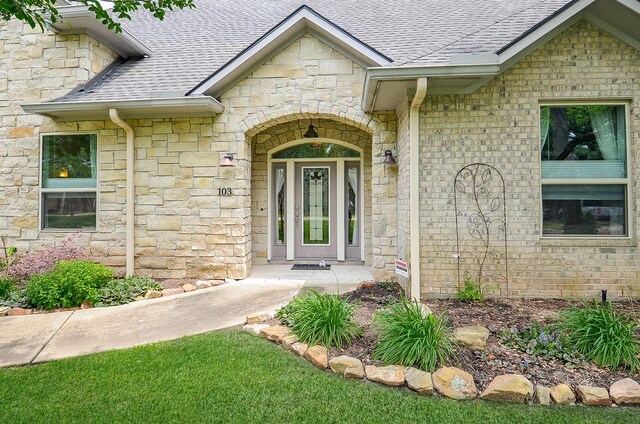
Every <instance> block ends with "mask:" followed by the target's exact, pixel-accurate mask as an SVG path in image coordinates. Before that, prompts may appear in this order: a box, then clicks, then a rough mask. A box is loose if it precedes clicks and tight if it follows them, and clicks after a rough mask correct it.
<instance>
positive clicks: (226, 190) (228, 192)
mask: <svg viewBox="0 0 640 424" xmlns="http://www.w3.org/2000/svg"><path fill="white" fill-rule="evenodd" d="M232 195H233V190H231V187H225V188H219V189H218V196H232Z"/></svg>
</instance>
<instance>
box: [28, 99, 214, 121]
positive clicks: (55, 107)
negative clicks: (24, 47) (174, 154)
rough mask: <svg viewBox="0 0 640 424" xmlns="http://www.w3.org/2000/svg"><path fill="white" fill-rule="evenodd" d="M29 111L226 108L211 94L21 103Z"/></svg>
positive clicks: (132, 111) (205, 110)
mask: <svg viewBox="0 0 640 424" xmlns="http://www.w3.org/2000/svg"><path fill="white" fill-rule="evenodd" d="M20 106H21V107H22V109H23V110H24V111H25V112H27V113H34V114H38V115H45V116H50V117H56V116H58V115H61V114H68V113H73V112H77V113H85V114H91V113H95V114H99V115H102V114H104V115H105V116H108V113H109V109H118V110H119V111H121V112H129V114H131V115H135V113H136V110H145V111H146V110H161V109H162V110H165V111H170V110H171V109H174V110H176V111H177V114H176V117H178V116H179V112H178V111H179V110H180V109H181V108H182V109H185V110H186V109H189V110H190V111H195V110H197V111H198V112H201V113H210V114H219V113H221V112H222V111H223V110H224V106H222V104H220V102H218V101H217V100H216V99H214V98H213V97H209V96H201V97H170V98H153V99H143V100H113V101H90V102H60V103H55V102H54V103H29V104H23V105H20ZM191 113H193V112H191Z"/></svg>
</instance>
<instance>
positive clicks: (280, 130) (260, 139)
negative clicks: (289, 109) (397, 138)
mask: <svg viewBox="0 0 640 424" xmlns="http://www.w3.org/2000/svg"><path fill="white" fill-rule="evenodd" d="M313 124H314V126H315V129H316V132H317V133H318V135H319V136H320V137H321V138H327V139H332V140H339V141H343V142H345V143H349V144H351V145H354V146H357V147H358V148H360V149H362V150H363V151H365V150H367V151H369V153H368V154H369V155H370V149H371V144H372V136H371V134H369V133H368V132H365V131H363V130H361V129H358V128H356V127H354V126H352V125H349V124H345V123H341V122H338V121H334V120H328V119H314V121H313ZM308 126H309V121H307V120H306V119H299V120H297V121H293V122H287V123H285V124H278V125H274V126H272V127H269V128H268V129H266V130H264V131H262V132H261V133H259V134H258V135H256V136H254V138H253V140H252V148H253V151H254V154H255V153H266V152H268V151H270V150H272V149H274V148H276V147H278V146H281V145H283V144H286V143H289V142H291V141H293V140H300V139H302V138H304V133H305V132H306V131H307V129H308Z"/></svg>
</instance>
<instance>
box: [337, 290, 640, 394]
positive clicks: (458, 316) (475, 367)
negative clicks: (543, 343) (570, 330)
mask: <svg viewBox="0 0 640 424" xmlns="http://www.w3.org/2000/svg"><path fill="white" fill-rule="evenodd" d="M401 293H402V289H401V288H400V287H399V286H398V285H393V284H388V283H383V284H375V283H365V284H363V285H361V287H360V288H358V289H357V290H355V291H353V292H350V293H347V294H344V295H343V297H345V298H348V299H349V302H350V303H351V304H353V305H354V319H355V321H357V322H358V323H359V324H360V325H361V326H362V328H363V330H364V334H363V336H362V337H361V338H359V339H357V340H355V341H354V342H353V343H352V344H351V345H349V346H343V348H342V349H337V348H332V349H331V350H330V352H329V356H330V357H336V356H340V355H348V356H352V357H357V358H359V359H360V360H361V361H362V362H363V364H364V365H369V364H371V365H381V363H380V362H379V361H377V360H375V359H373V358H372V356H373V351H374V349H375V346H376V342H377V333H376V331H375V328H374V326H373V324H372V319H373V316H374V314H375V313H376V311H378V310H382V309H384V307H385V306H386V305H388V304H389V303H390V302H393V301H397V300H398V299H400V296H401ZM424 303H425V304H426V305H427V306H429V308H431V310H432V311H433V312H434V313H435V314H438V315H439V314H441V313H443V312H445V313H446V316H447V317H448V320H449V325H450V326H451V327H453V328H455V327H463V326H472V325H482V326H484V327H487V328H489V330H490V331H491V335H490V336H489V340H488V342H487V350H486V351H484V352H479V351H476V352H472V351H470V350H468V349H465V348H459V352H458V353H459V354H458V358H457V359H455V360H454V361H453V363H452V365H454V366H457V367H459V368H461V369H464V370H465V371H467V372H469V373H471V374H472V375H473V377H474V379H475V382H476V385H477V386H478V389H479V390H484V389H485V388H486V386H487V385H488V384H489V383H490V382H491V380H493V378H494V377H496V376H498V375H501V374H510V373H517V374H522V375H524V376H525V377H526V378H528V379H529V380H530V381H531V382H533V383H534V384H540V385H544V386H548V387H550V386H554V385H556V384H560V383H567V384H570V385H572V386H574V387H575V386H577V385H589V386H597V387H609V386H610V385H611V384H612V383H614V382H615V381H617V380H620V379H622V378H626V377H629V374H628V373H625V372H623V371H614V372H612V371H610V370H608V369H603V368H599V367H597V366H596V365H593V364H590V365H589V367H588V368H573V369H571V368H567V367H566V366H565V364H564V363H562V362H558V361H554V360H549V361H548V360H545V359H543V358H540V357H537V356H532V355H529V354H527V353H524V352H522V351H520V350H518V349H512V348H507V347H505V346H503V345H502V344H501V343H500V342H499V341H498V338H497V337H496V333H498V332H499V331H500V330H502V329H508V328H513V327H516V328H518V329H522V328H524V327H527V326H529V325H530V324H531V323H532V322H533V321H537V322H538V323H539V324H541V325H545V324H549V323H552V322H553V321H554V320H555V319H556V317H557V314H558V312H559V311H560V310H561V309H564V308H567V307H570V306H572V305H574V304H576V303H577V302H575V301H570V300H557V299H545V300H523V299H489V300H487V301H486V302H485V303H484V305H480V304H469V303H463V302H459V301H457V300H440V299H438V300H427V301H425V302H424ZM614 307H615V308H616V309H617V310H621V311H625V312H626V313H630V314H632V315H634V316H635V317H637V318H639V319H640V308H639V304H638V302H633V301H624V302H616V303H614ZM636 377H637V376H636Z"/></svg>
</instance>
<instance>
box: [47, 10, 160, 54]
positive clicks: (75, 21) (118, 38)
mask: <svg viewBox="0 0 640 424" xmlns="http://www.w3.org/2000/svg"><path fill="white" fill-rule="evenodd" d="M58 12H59V13H60V14H59V16H58V22H56V23H54V24H51V30H53V31H55V32H56V33H58V34H87V35H89V36H90V37H91V38H93V39H95V40H97V41H100V42H101V43H104V44H105V45H106V46H107V47H109V48H110V49H112V50H113V51H114V52H116V53H117V54H119V55H120V56H122V57H124V58H127V57H136V56H143V55H150V54H151V53H152V51H151V49H150V48H149V47H147V46H146V45H144V43H142V42H141V41H140V40H138V39H137V38H136V37H134V36H133V35H132V34H131V33H129V32H128V31H127V30H126V29H124V28H122V32H121V33H117V34H116V33H115V32H113V31H111V30H109V29H108V28H107V27H106V26H104V25H103V24H102V22H100V21H99V20H97V19H96V16H95V15H94V14H93V12H91V11H89V9H88V8H87V7H86V6H83V5H81V6H61V7H59V8H58Z"/></svg>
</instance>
